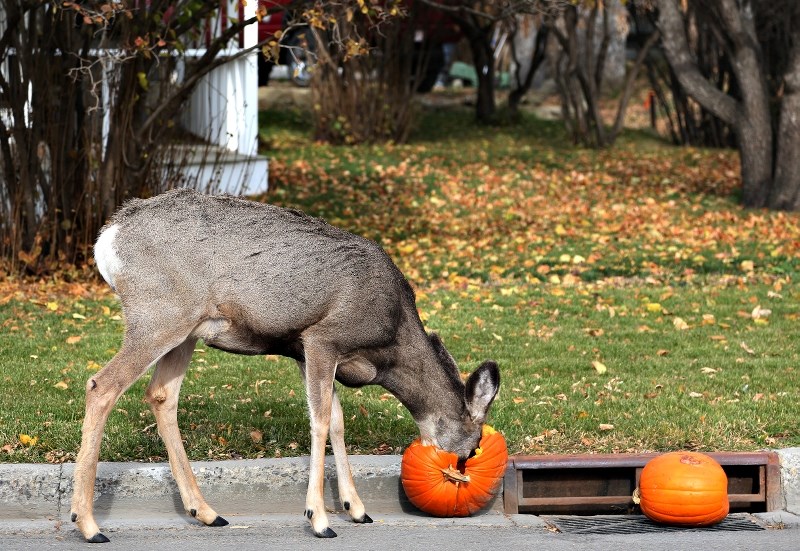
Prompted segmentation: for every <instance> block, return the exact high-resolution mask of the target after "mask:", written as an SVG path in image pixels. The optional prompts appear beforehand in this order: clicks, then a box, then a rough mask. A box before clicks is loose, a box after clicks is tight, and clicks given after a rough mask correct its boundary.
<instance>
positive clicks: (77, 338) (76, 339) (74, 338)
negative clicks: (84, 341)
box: [67, 335, 81, 344]
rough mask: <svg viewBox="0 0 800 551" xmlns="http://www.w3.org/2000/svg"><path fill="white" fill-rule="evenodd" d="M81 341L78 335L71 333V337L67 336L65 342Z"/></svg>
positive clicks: (75, 342) (76, 342)
mask: <svg viewBox="0 0 800 551" xmlns="http://www.w3.org/2000/svg"><path fill="white" fill-rule="evenodd" d="M79 342H81V337H80V335H73V336H71V337H67V344H78V343H79Z"/></svg>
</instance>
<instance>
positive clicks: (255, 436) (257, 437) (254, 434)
mask: <svg viewBox="0 0 800 551" xmlns="http://www.w3.org/2000/svg"><path fill="white" fill-rule="evenodd" d="M250 439H251V440H252V441H253V442H255V443H256V444H259V443H261V442H262V441H263V440H264V433H262V432H261V431H260V430H258V429H254V430H251V431H250Z"/></svg>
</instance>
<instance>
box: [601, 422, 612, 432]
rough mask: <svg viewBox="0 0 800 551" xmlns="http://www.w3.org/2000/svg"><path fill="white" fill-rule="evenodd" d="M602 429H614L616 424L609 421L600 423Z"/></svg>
mask: <svg viewBox="0 0 800 551" xmlns="http://www.w3.org/2000/svg"><path fill="white" fill-rule="evenodd" d="M599 428H600V430H614V425H610V424H608V423H600V427H599Z"/></svg>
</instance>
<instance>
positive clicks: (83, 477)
mask: <svg viewBox="0 0 800 551" xmlns="http://www.w3.org/2000/svg"><path fill="white" fill-rule="evenodd" d="M187 333H188V332H187ZM184 338H185V336H183V337H181V338H180V339H179V340H177V341H171V340H170V339H169V337H166V338H163V339H159V342H156V343H152V342H148V341H152V339H147V338H143V337H137V336H135V335H131V334H129V333H126V335H125V339H124V341H123V343H122V347H121V348H120V350H119V352H117V354H116V355H115V356H114V357H113V358H112V359H111V361H110V362H108V364H106V366H105V367H104V368H103V369H101V370H100V371H98V372H97V373H96V374H95V375H94V376H93V377H91V378H90V379H89V381H88V382H87V383H86V412H85V415H84V419H83V429H82V432H81V449H80V451H79V452H78V459H77V461H76V465H75V483H74V489H73V495H72V511H71V515H70V516H71V520H72V522H75V523H76V524H77V526H78V529H79V530H80V531H81V533H82V534H83V536H84V537H85V538H86V540H87V541H88V542H91V543H105V542H107V541H109V540H108V538H107V537H106V536H104V535H103V534H102V533H101V532H100V528H99V527H98V526H97V523H96V522H95V519H94V513H93V509H94V483H95V479H96V478H97V461H98V458H99V455H100V443H101V441H102V438H103V429H104V428H105V425H106V421H107V420H108V415H109V414H110V413H111V410H112V409H113V408H114V404H116V403H117V400H118V399H119V397H120V396H121V395H122V393H123V392H125V391H126V390H127V389H128V388H129V387H130V386H131V385H132V384H133V383H134V382H135V381H136V379H138V378H139V377H141V376H142V374H143V373H144V372H145V371H147V368H148V367H150V366H151V365H152V364H153V363H154V362H155V361H156V360H158V359H159V358H160V357H161V356H162V355H163V354H166V353H167V352H168V351H169V350H171V349H172V348H174V347H175V346H177V345H178V344H180V343H181V342H182V341H183V339H184Z"/></svg>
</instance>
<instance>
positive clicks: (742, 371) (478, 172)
mask: <svg viewBox="0 0 800 551" xmlns="http://www.w3.org/2000/svg"><path fill="white" fill-rule="evenodd" d="M423 114H424V116H423V117H421V118H420V120H421V122H420V125H419V128H417V130H416V132H415V134H414V135H413V138H412V141H411V143H410V144H408V145H388V146H387V145H383V146H359V147H351V148H344V147H331V146H327V145H320V144H314V143H313V142H311V141H310V139H309V138H308V130H307V129H308V122H307V120H306V119H305V116H304V115H302V114H299V113H294V112H283V113H277V112H264V113H262V117H263V119H262V139H263V141H264V143H265V153H267V154H268V155H269V156H270V163H271V164H270V183H271V190H270V192H269V193H268V194H267V196H266V197H265V198H264V199H265V200H267V201H270V202H274V203H277V204H281V205H286V206H293V207H299V208H302V209H303V210H305V211H307V212H309V213H310V214H313V215H316V216H322V217H324V218H326V219H327V220H328V221H329V222H331V223H334V224H336V225H339V226H341V227H344V228H345V229H348V230H350V231H353V232H356V233H359V234H362V235H365V236H367V237H370V238H372V239H375V240H376V241H378V242H380V243H381V244H382V245H383V246H384V247H385V248H386V250H387V251H388V252H389V254H390V255H391V256H392V257H393V258H394V259H395V261H396V262H397V264H398V266H399V267H400V268H401V269H402V270H403V272H404V273H405V274H406V275H407V277H408V278H409V279H410V280H411V281H412V283H413V284H414V286H415V288H416V289H417V293H418V307H419V310H420V313H421V316H422V318H423V320H424V321H425V323H426V325H427V327H428V328H429V330H431V331H437V332H438V333H440V335H441V336H442V338H443V340H444V342H445V344H446V345H447V346H448V348H449V350H450V351H451V353H452V354H453V356H454V357H455V358H456V360H457V362H458V363H459V365H460V366H461V368H462V370H463V371H465V372H468V371H471V370H472V369H474V368H475V367H477V366H478V365H479V364H480V362H482V361H483V360H485V359H494V360H496V361H497V362H498V363H499V365H500V368H501V373H502V377H503V381H502V385H501V390H500V394H499V396H498V398H497V400H496V402H495V405H494V406H493V410H492V413H491V416H490V423H491V424H492V425H494V426H495V427H496V428H497V429H498V430H500V431H501V432H502V433H503V434H504V435H505V437H506V439H507V441H508V444H509V448H510V451H511V452H512V453H577V452H641V451H657V450H672V449H697V450H753V449H760V448H780V447H788V446H797V445H800V422H799V421H798V417H799V415H798V413H800V408H798V404H799V403H800V396H798V394H799V392H798V372H797V368H796V365H797V363H798V356H799V355H800V345H798V342H799V341H800V339H798V337H800V330H798V319H799V318H800V308H798V298H799V297H800V289H798V287H797V279H798V276H797V272H798V265H799V264H798V261H799V260H800V250H798V243H800V217H798V216H797V215H793V214H786V213H770V212H766V211H745V210H743V209H741V208H740V207H739V206H738V204H737V198H736V197H735V196H734V193H735V190H736V188H737V186H738V167H737V161H736V157H735V155H734V154H733V153H731V152H725V151H711V150H699V149H692V148H674V147H672V146H669V145H667V144H665V143H663V142H661V141H659V140H658V139H657V138H654V137H653V136H650V135H648V134H647V133H644V132H630V133H628V134H626V135H624V136H623V138H622V140H621V141H620V143H619V144H618V146H617V147H615V148H614V149H611V150H606V151H588V150H582V149H576V148H573V147H572V146H571V144H569V143H567V142H566V141H565V137H564V134H563V132H562V129H561V126H560V125H559V124H557V123H549V122H542V121H538V120H536V119H534V118H532V117H527V118H525V119H524V120H523V122H522V124H520V125H517V126H505V127H499V128H479V127H475V126H473V124H472V122H471V114H470V112H469V111H466V110H459V109H447V110H437V111H427V112H424V113H423ZM64 277H66V276H60V278H53V279H49V280H46V281H40V282H34V283H30V282H28V283H26V284H23V283H22V282H17V281H13V280H11V281H8V282H5V283H3V285H2V286H0V328H2V329H0V374H1V375H0V384H2V392H0V446H2V447H3V448H2V451H0V461H61V460H65V459H73V458H74V456H75V454H76V452H77V448H78V445H79V440H80V424H81V421H82V416H83V389H84V384H85V381H86V380H87V379H88V378H89V377H90V376H91V374H92V373H93V372H94V371H95V370H96V369H98V368H99V367H100V366H101V365H103V364H104V363H105V362H107V361H108V360H109V359H110V358H111V357H112V356H113V354H114V352H115V350H116V349H117V348H118V347H119V345H120V341H121V334H122V333H121V332H122V320H121V319H120V311H119V306H118V303H117V302H116V299H115V298H114V297H113V295H111V294H110V293H109V292H107V291H105V290H103V289H104V288H103V287H101V286H99V285H96V284H93V283H91V282H86V281H83V282H81V281H80V279H79V280H78V281H70V282H66V281H64ZM71 277H72V278H73V279H74V276H71ZM146 383H147V377H145V378H143V379H142V380H141V381H139V382H138V383H137V384H136V385H135V386H134V387H133V388H132V389H131V390H130V391H128V393H126V394H125V395H124V396H123V398H122V399H121V400H120V402H119V403H118V405H117V407H116V409H115V410H114V412H113V413H112V415H111V418H110V419H109V424H108V426H107V429H106V433H105V442H104V446H103V448H102V451H101V458H102V459H104V460H154V461H156V460H157V461H161V460H164V459H165V455H166V454H165V451H164V448H163V445H162V444H161V442H160V439H159V438H158V435H157V432H156V428H155V425H154V423H155V420H154V418H153V416H152V414H151V413H150V412H149V409H148V408H147V406H146V404H145V403H144V402H143V400H142V397H143V391H144V386H145V385H146ZM340 397H341V399H342V403H343V407H344V410H345V416H346V418H347V420H348V423H347V436H346V440H347V442H348V444H349V446H350V448H351V451H352V452H353V453H399V452H401V451H402V449H403V448H404V447H405V446H406V445H408V443H410V442H411V440H412V439H413V438H415V435H416V429H415V426H414V423H413V421H412V420H411V417H410V415H409V414H408V412H407V411H406V410H405V409H404V408H403V407H402V406H401V405H400V404H399V402H398V401H397V400H396V399H394V398H393V397H392V396H391V395H389V394H387V393H386V392H385V391H384V390H383V389H381V388H377V387H367V388H364V389H361V390H357V391H354V390H347V389H345V390H342V391H341V392H340ZM179 422H180V424H181V427H182V430H183V434H184V439H185V441H186V447H187V451H188V453H189V455H190V457H191V458H192V459H208V458H211V459H216V458H232V457H233V458H238V457H274V456H288V455H299V454H306V453H308V452H309V436H308V432H309V431H308V419H307V413H306V406H305V397H304V391H303V386H302V384H301V380H300V376H299V374H298V372H297V368H296V366H295V365H294V363H293V362H290V361H288V360H285V359H281V358H275V357H247V358H245V357H240V356H233V355H229V354H225V353H221V352H218V351H214V350H211V349H207V348H205V347H203V346H198V351H197V352H196V354H195V356H194V358H193V360H192V364H191V367H190V369H189V374H188V375H187V378H186V380H185V382H184V386H183V391H182V401H181V406H180V411H179Z"/></svg>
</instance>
